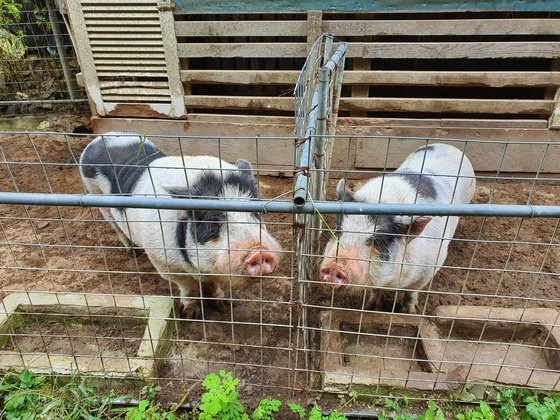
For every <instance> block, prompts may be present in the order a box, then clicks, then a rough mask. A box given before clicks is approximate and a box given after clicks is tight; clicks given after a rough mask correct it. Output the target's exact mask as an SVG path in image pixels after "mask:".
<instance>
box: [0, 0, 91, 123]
mask: <svg viewBox="0 0 560 420" xmlns="http://www.w3.org/2000/svg"><path fill="white" fill-rule="evenodd" d="M79 71H80V70H79V64H78V60H77V58H76V54H75V52H74V49H73V46H72V42H71V39H70V37H69V34H68V31H67V30H66V26H65V23H64V20H63V17H62V15H61V14H60V13H59V11H58V7H57V5H56V4H55V3H54V2H53V1H50V0H44V1H41V0H25V1H12V0H8V1H5V2H4V3H3V4H2V9H1V15H0V111H1V112H2V114H3V115H14V114H22V113H28V112H40V111H43V112H45V111H51V110H57V111H58V110H64V109H66V108H69V109H73V110H84V111H85V110H86V101H85V92H84V91H83V89H82V88H80V87H79V86H78V85H77V83H76V73H78V72H79Z"/></svg>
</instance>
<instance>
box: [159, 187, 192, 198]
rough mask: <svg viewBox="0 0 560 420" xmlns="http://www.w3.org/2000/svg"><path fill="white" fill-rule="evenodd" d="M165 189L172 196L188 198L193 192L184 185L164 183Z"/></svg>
mask: <svg viewBox="0 0 560 420" xmlns="http://www.w3.org/2000/svg"><path fill="white" fill-rule="evenodd" d="M163 189H164V190H165V192H166V193H167V194H169V195H170V196H171V197H172V198H188V197H190V196H191V193H190V191H189V189H188V188H187V187H185V186H184V185H163Z"/></svg>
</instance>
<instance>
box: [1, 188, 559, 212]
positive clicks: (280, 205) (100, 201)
mask: <svg viewBox="0 0 560 420" xmlns="http://www.w3.org/2000/svg"><path fill="white" fill-rule="evenodd" d="M0 204H21V205H29V206H70V207H71V206H75V207H134V208H154V209H170V210H217V211H235V212H251V213H304V214H313V213H316V212H319V213H322V214H362V215H405V216H412V215H418V216H420V215H431V216H487V217H560V206H533V205H515V204H371V203H357V202H335V201H321V202H316V203H306V204H305V205H303V206H301V207H298V206H296V205H295V204H294V203H293V202H291V201H267V200H251V201H245V200H238V199H236V200H214V199H204V198H153V197H130V196H116V195H90V194H44V193H17V192H0Z"/></svg>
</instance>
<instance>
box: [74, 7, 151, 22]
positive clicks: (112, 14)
mask: <svg viewBox="0 0 560 420" xmlns="http://www.w3.org/2000/svg"><path fill="white" fill-rule="evenodd" d="M154 16H157V9H156V8H154V9H153V11H152V12H150V13H142V12H136V11H126V10H118V11H107V13H98V12H84V17H85V18H86V22H89V21H92V20H99V19H119V20H121V19H122V20H123V21H124V20H130V19H142V20H143V19H151V18H153V17H154Z"/></svg>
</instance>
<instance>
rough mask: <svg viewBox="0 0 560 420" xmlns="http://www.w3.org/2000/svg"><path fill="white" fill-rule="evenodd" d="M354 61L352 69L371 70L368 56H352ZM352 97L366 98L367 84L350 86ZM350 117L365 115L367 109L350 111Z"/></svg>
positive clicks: (367, 94)
mask: <svg viewBox="0 0 560 420" xmlns="http://www.w3.org/2000/svg"><path fill="white" fill-rule="evenodd" d="M352 62H353V63H354V65H353V68H352V70H366V71H369V70H371V59H370V58H353V59H352ZM352 97H353V98H354V97H360V98H367V97H369V85H356V86H352ZM350 116H352V117H367V111H355V112H351V113H350Z"/></svg>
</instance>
